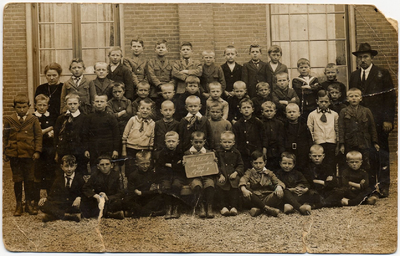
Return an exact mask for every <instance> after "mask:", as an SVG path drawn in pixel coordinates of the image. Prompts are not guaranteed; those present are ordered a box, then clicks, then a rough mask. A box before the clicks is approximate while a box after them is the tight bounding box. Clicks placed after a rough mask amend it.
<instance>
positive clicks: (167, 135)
mask: <svg viewBox="0 0 400 256" xmlns="http://www.w3.org/2000/svg"><path fill="white" fill-rule="evenodd" d="M167 137H178V139H179V133H177V132H176V131H168V132H166V133H165V139H167Z"/></svg>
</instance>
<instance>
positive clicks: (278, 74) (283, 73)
mask: <svg viewBox="0 0 400 256" xmlns="http://www.w3.org/2000/svg"><path fill="white" fill-rule="evenodd" d="M283 75H285V76H286V77H287V79H288V80H289V73H288V72H285V71H279V72H278V73H276V74H275V76H274V78H275V82H276V77H277V76H283Z"/></svg>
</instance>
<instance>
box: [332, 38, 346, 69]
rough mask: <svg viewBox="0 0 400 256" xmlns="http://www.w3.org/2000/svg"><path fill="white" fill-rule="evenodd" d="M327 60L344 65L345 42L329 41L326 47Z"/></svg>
mask: <svg viewBox="0 0 400 256" xmlns="http://www.w3.org/2000/svg"><path fill="white" fill-rule="evenodd" d="M328 61H329V62H332V63H336V65H346V42H345V41H330V42H329V48H328Z"/></svg>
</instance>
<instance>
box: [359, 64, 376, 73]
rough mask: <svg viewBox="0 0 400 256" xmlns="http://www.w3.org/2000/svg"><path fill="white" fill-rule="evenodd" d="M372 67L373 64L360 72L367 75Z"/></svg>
mask: <svg viewBox="0 0 400 256" xmlns="http://www.w3.org/2000/svg"><path fill="white" fill-rule="evenodd" d="M372 65H373V64H372V63H371V65H369V67H368V68H366V69H363V68H361V71H365V73H369V71H371V68H372ZM361 73H362V72H361Z"/></svg>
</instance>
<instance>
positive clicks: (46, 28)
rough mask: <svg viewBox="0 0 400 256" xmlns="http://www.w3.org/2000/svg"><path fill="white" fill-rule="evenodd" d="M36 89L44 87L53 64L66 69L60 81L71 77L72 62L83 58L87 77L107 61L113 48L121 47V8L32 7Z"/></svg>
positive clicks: (53, 5) (55, 4)
mask: <svg viewBox="0 0 400 256" xmlns="http://www.w3.org/2000/svg"><path fill="white" fill-rule="evenodd" d="M32 7H33V8H32V9H33V10H34V12H33V15H32V19H33V22H32V26H33V38H35V40H33V61H34V65H33V66H34V69H35V70H34V72H33V73H34V74H40V77H39V76H38V77H37V78H35V79H34V83H35V87H37V86H38V85H40V84H42V83H45V82H46V79H45V77H44V68H45V67H46V65H48V64H49V63H51V62H57V63H59V64H60V65H61V66H62V68H63V74H62V77H61V81H65V80H67V79H68V77H69V76H70V74H69V71H68V68H69V63H70V61H71V59H72V58H82V59H83V61H84V62H85V65H86V73H88V74H91V73H93V72H92V71H93V68H92V66H93V65H94V63H95V62H97V61H107V59H108V58H107V50H108V49H109V48H110V46H114V45H119V44H120V41H121V40H120V32H119V6H118V5H115V4H106V3H104V4H77V3H76V4H75V3H71V4H64V3H51V4H50V3H39V4H32Z"/></svg>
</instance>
